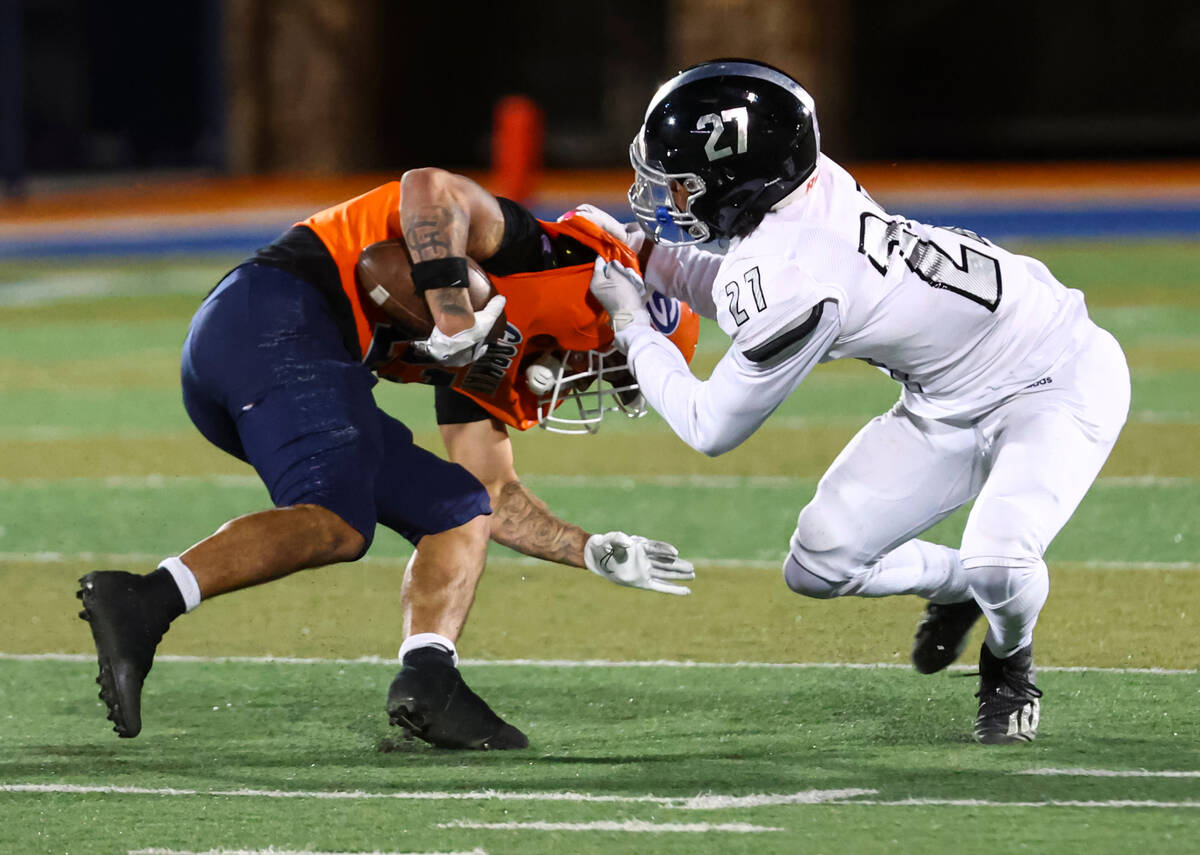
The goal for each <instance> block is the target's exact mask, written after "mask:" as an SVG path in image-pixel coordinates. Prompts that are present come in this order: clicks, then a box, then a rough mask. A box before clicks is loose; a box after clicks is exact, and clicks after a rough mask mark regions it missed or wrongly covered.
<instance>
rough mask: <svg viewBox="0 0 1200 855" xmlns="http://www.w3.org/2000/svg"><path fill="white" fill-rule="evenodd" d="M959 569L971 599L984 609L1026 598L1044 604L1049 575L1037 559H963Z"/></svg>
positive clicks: (1041, 562) (1043, 563) (997, 607)
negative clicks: (971, 595)
mask: <svg viewBox="0 0 1200 855" xmlns="http://www.w3.org/2000/svg"><path fill="white" fill-rule="evenodd" d="M963 569H964V570H965V571H966V574H967V583H968V584H969V585H970V586H971V591H972V593H973V594H974V595H975V598H976V599H977V600H979V602H980V603H981V604H982V605H984V606H985V607H988V608H995V609H999V608H1004V607H1006V606H1010V605H1013V604H1015V603H1023V602H1024V600H1026V599H1030V598H1032V599H1041V600H1042V601H1044V600H1045V596H1046V592H1047V591H1048V590H1049V585H1050V582H1049V578H1050V577H1049V572H1048V571H1047V569H1046V563H1045V562H1044V561H1042V560H1041V559H1040V558H1023V559H1005V558H998V557H994V556H990V557H975V558H971V557H968V558H965V559H963Z"/></svg>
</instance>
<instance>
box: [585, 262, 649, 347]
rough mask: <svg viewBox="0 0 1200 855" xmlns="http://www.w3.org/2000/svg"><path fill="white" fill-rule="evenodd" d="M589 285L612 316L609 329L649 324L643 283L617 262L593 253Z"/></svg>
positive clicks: (616, 329)
mask: <svg viewBox="0 0 1200 855" xmlns="http://www.w3.org/2000/svg"><path fill="white" fill-rule="evenodd" d="M590 288H591V290H592V293H593V294H594V295H595V296H596V299H597V300H599V301H600V305H601V306H603V307H604V309H605V311H607V312H608V316H609V317H610V318H611V319H612V328H613V332H618V333H619V332H620V331H621V330H623V329H625V328H626V327H628V326H632V325H639V324H640V325H644V326H650V313H649V312H647V311H646V283H645V282H643V281H642V277H641V276H638V274H637V273H636V272H634V271H632V270H630V269H629V268H627V267H625V266H624V265H623V264H621V262H619V261H609V262H605V260H604V259H603V258H601V257H599V256H597V257H596V264H595V266H594V267H593V269H592V282H591V285H590ZM618 346H619V344H618Z"/></svg>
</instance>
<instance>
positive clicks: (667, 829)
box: [437, 819, 786, 834]
mask: <svg viewBox="0 0 1200 855" xmlns="http://www.w3.org/2000/svg"><path fill="white" fill-rule="evenodd" d="M437 827H438V828H478V829H487V830H490V831H630V832H634V833H643V834H680V833H683V834H707V833H709V832H713V831H723V832H731V833H733V834H754V833H756V832H760V831H785V830H786V829H783V828H777V827H775V826H770V825H750V824H749V823H745V822H646V821H645V820H641V819H626V820H623V821H621V822H616V821H614V820H610V819H601V820H597V821H595V822H544V821H541V822H474V821H471V820H465V819H457V820H454V821H453V822H439V823H438V824H437Z"/></svg>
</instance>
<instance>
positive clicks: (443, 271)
mask: <svg viewBox="0 0 1200 855" xmlns="http://www.w3.org/2000/svg"><path fill="white" fill-rule="evenodd" d="M469 277H470V274H469V273H468V272H467V260H466V259H465V258H463V257H462V256H458V257H457V258H435V259H433V260H432V261H418V262H417V263H416V264H414V265H413V266H412V282H413V288H414V289H416V292H417V293H418V294H424V293H425V292H426V291H428V290H429V289H431V288H466V287H467V282H468V281H469Z"/></svg>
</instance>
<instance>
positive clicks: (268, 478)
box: [79, 169, 698, 749]
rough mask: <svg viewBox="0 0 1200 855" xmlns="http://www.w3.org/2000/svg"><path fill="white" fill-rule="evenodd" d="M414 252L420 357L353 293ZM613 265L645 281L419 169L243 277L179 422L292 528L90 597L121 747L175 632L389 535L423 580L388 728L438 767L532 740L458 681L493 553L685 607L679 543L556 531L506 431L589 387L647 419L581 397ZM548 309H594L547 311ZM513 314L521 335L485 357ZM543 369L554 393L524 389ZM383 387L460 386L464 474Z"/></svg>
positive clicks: (189, 353) (196, 554) (127, 577)
mask: <svg viewBox="0 0 1200 855" xmlns="http://www.w3.org/2000/svg"><path fill="white" fill-rule="evenodd" d="M397 238H403V239H404V240H405V242H406V243H407V246H408V249H409V251H410V253H411V257H412V262H413V263H412V267H411V271H410V273H409V275H410V277H411V284H412V286H415V288H416V290H417V291H418V292H422V293H424V295H425V298H426V300H427V303H428V306H429V309H430V312H431V314H432V316H433V319H434V321H435V323H436V328H435V330H434V331H433V333H432V335H430V336H429V337H428V339H426V340H423V341H421V342H419V343H416V344H414V343H412V342H406V341H403V340H402V338H401V337H399V336H398V335H397V331H396V327H397V323H396V321H397V319H396V318H394V317H392V316H390V315H389V314H388V313H387V312H386V311H384V309H383V308H382V307H381V304H384V305H386V300H379V299H378V298H372V297H371V296H370V295H369V294H368V293H367V292H366V291H365V290H364V289H363V288H362V286H361V285H360V284H359V282H358V280H357V279H356V275H355V271H356V268H357V266H358V261H359V258H360V255H361V253H362V251H363V249H364V248H365V247H369V246H371V245H372V244H376V243H379V242H381V241H386V240H389V239H397ZM467 257H470V258H472V259H475V260H477V261H479V262H481V263H482V264H483V266H484V268H485V269H486V270H487V271H488V272H489V274H490V275H491V276H492V277H493V282H494V284H495V287H496V289H497V290H498V291H499V292H500V296H498V297H495V298H493V299H492V300H491V302H489V303H488V304H487V305H486V306H485V307H484V308H483V309H481V310H480V311H479V312H478V314H476V313H475V312H474V311H473V310H472V308H471V305H470V302H469V299H468V294H467V289H466V288H464V287H463V286H464V285H465V284H466V283H467V281H468V278H469V274H468V269H467V262H466V258H467ZM614 261H615V262H617V263H622V262H623V263H624V264H633V263H635V260H634V259H633V258H632V256H631V254H630V252H629V250H628V249H627V248H626V247H625V246H624V245H623V244H622V243H620V242H619V241H617V240H615V239H613V238H612V237H611V236H608V235H607V234H606V233H604V231H603V230H602V229H600V228H598V227H596V226H594V225H593V224H591V223H590V222H588V221H586V220H584V219H582V218H578V219H576V220H573V219H566V220H564V221H562V222H559V223H544V222H540V221H538V220H536V219H534V217H533V216H532V215H531V214H530V213H529V212H528V211H526V210H525V209H524V208H522V207H521V206H519V205H517V204H516V203H514V202H511V201H509V200H506V199H498V198H496V197H493V196H492V195H491V194H489V193H487V192H486V191H484V190H483V189H482V188H481V187H479V185H477V184H475V183H474V182H473V181H470V180H469V179H467V178H465V177H463V176H459V175H454V174H452V173H448V172H445V171H443V170H438V169H419V170H412V171H409V172H407V173H405V175H404V176H403V177H402V180H401V181H400V182H390V183H388V184H385V185H383V186H381V187H378V188H376V189H374V190H372V191H370V192H368V193H366V194H364V195H362V196H359V197H357V198H355V199H352V200H350V201H348V202H345V203H343V204H341V205H338V206H335V207H333V208H330V209H327V210H325V211H322V212H320V213H318V214H315V215H313V216H312V217H309V218H308V219H306V220H304V221H302V222H300V223H297V224H296V225H295V226H293V227H292V228H291V229H290V230H288V231H287V232H285V233H284V234H283V235H281V236H280V237H279V238H278V239H276V240H275V241H274V242H272V243H271V244H269V245H268V246H266V247H263V248H262V249H260V250H259V251H258V252H257V253H255V255H253V256H252V257H251V258H250V259H249V260H248V261H246V262H245V263H243V264H242V265H239V266H238V267H237V268H235V269H234V270H233V271H232V272H230V273H229V274H228V275H227V276H226V277H225V278H224V279H223V280H222V281H221V283H220V284H219V285H218V286H217V287H216V289H215V290H214V291H213V292H212V293H210V294H209V295H208V297H207V298H206V299H205V301H204V303H203V304H202V305H201V307H200V309H199V311H198V312H197V314H196V316H195V318H194V319H193V321H192V325H191V329H190V330H189V333H188V337H187V340H186V341H185V343H184V349H183V358H182V372H181V374H182V382H183V396H184V404H185V407H186V408H187V411H188V414H189V416H190V417H191V418H192V421H193V422H194V423H195V424H196V426H197V428H199V430H200V432H201V433H202V434H203V435H204V436H205V437H206V438H207V439H209V440H210V441H211V442H213V443H214V444H215V445H217V446H218V447H220V448H222V449H223V450H225V451H227V452H229V453H230V454H233V455H235V456H237V457H238V458H240V459H242V460H245V461H247V462H249V463H250V464H251V465H253V466H254V468H255V469H256V471H257V472H258V473H259V475H260V477H262V479H263V481H264V483H265V484H266V485H267V487H268V489H269V490H270V493H271V498H272V501H273V502H274V504H275V508H274V509H272V510H265V511H260V512H257V513H251V514H248V515H246V516H243V517H238V518H237V519H234V520H231V521H230V522H228V523H226V524H225V525H224V526H222V527H221V528H220V529H219V530H218V531H217V532H216V533H214V534H213V535H211V536H209V537H208V538H206V539H204V540H202V541H200V542H199V543H197V544H195V545H194V546H192V547H190V548H189V549H187V550H186V551H184V552H183V553H181V554H180V555H179V556H177V557H170V558H167V559H165V560H164V561H163V562H161V564H160V566H159V568H158V569H156V570H154V571H153V572H151V573H148V574H146V575H137V574H132V573H125V572H118V571H99V572H94V573H89V574H87V575H86V576H84V577H83V578H82V579H81V580H80V582H81V589H80V591H79V597H80V599H82V601H83V605H84V609H83V612H82V613H81V617H83V618H84V619H85V620H87V621H88V623H89V625H90V627H91V630H92V635H93V639H94V641H95V645H96V650H97V654H98V659H99V666H100V676H99V679H98V681H97V682H98V683H99V684H100V687H101V690H100V696H101V698H102V699H103V700H104V701H105V703H106V705H107V707H108V713H109V718H110V719H111V720H112V722H113V724H114V730H115V731H116V732H117V733H118V734H119V735H121V736H123V737H133V736H136V735H137V734H138V733H139V732H140V730H141V691H142V686H143V683H144V680H145V678H146V675H147V674H148V673H149V671H150V669H151V666H152V664H153V659H154V652H155V650H156V648H157V645H158V643H159V641H160V640H161V638H162V636H163V634H164V633H165V632H166V631H167V628H168V627H169V625H170V623H171V621H172V620H174V618H176V617H178V616H179V615H180V614H183V613H184V612H185V611H190V610H192V609H194V608H195V607H196V606H197V605H198V604H199V603H200V601H201V600H202V599H205V598H210V597H213V596H216V595H219V594H222V593H226V592H229V591H233V590H237V589H239V588H244V587H248V586H251V585H255V584H260V583H262V582H267V581H270V580H272V579H276V578H280V577H282V576H285V575H288V574H290V573H293V572H295V571H297V570H301V569H305V568H312V567H321V566H325V565H328V564H333V563H338V562H343V561H354V560H356V559H357V558H359V557H361V556H362V555H363V554H364V553H365V552H366V550H367V548H368V547H369V545H370V543H371V539H372V537H373V534H374V530H375V525H376V523H383V524H384V525H386V526H388V527H389V528H391V529H393V530H395V531H397V532H398V533H400V534H401V535H403V536H404V537H406V538H407V539H408V540H409V541H410V542H412V543H413V544H414V545H417V544H419V546H420V549H419V550H418V551H416V552H414V554H413V557H412V560H411V561H410V562H409V564H408V567H407V568H406V570H405V577H404V584H403V588H402V596H403V624H404V627H403V628H404V636H405V639H404V644H403V645H402V646H401V649H400V660H401V664H402V668H401V671H400V673H399V674H398V675H397V677H396V678H395V680H394V681H393V682H392V685H391V687H390V689H389V693H388V702H387V711H388V715H389V719H390V721H391V722H392V723H393V724H397V725H400V726H402V727H403V728H404V730H405V732H406V734H407V735H413V736H417V737H420V738H422V739H424V740H426V741H428V742H430V743H432V744H435V745H438V746H442V747H449V748H493V749H496V748H521V747H525V746H526V745H527V744H528V740H527V739H526V737H525V735H524V734H523V733H521V732H520V731H519V730H518V729H517V728H515V727H513V726H511V725H509V724H507V723H506V722H504V721H503V720H502V719H501V718H500V717H499V716H497V715H496V714H495V713H494V712H493V711H492V710H491V709H490V707H488V705H487V704H486V703H485V702H484V701H483V700H482V699H480V698H479V697H478V696H477V695H475V694H474V693H473V692H472V691H471V690H470V689H469V688H468V687H467V686H466V684H465V683H464V682H463V680H462V676H461V674H460V673H459V672H458V669H457V662H458V654H457V650H456V648H455V641H456V640H457V638H458V635H459V633H460V631H461V629H462V626H463V623H464V622H465V620H466V617H467V613H468V611H469V610H470V606H471V602H472V599H473V597H474V591H475V587H476V584H477V583H478V580H479V577H480V575H481V573H482V571H483V566H484V560H485V553H486V546H487V541H488V539H489V537H490V538H491V539H494V540H496V541H498V542H500V543H502V544H505V545H507V546H509V547H511V548H513V549H515V550H518V551H520V552H522V553H525V554H527V555H531V556H534V557H538V558H544V559H546V560H549V561H556V562H559V563H563V564H568V565H573V566H579V567H587V568H588V569H590V570H591V571H593V572H595V573H597V574H598V575H601V576H604V577H605V578H608V579H610V580H611V581H614V582H616V583H618V584H622V585H628V586H633V587H641V588H646V589H650V590H656V591H661V592H665V593H672V594H686V593H688V589H687V588H685V587H682V586H681V585H679V584H678V583H679V582H681V581H686V580H688V579H691V578H693V572H692V567H691V565H690V564H689V563H688V562H686V561H684V560H682V559H680V558H679V557H678V552H677V551H676V550H675V548H674V547H673V546H671V545H669V544H666V543H662V542H660V541H653V540H647V539H646V538H643V537H638V536H634V535H629V534H626V533H624V532H620V531H613V532H608V533H603V534H590V533H588V532H585V531H584V530H583V529H581V528H579V527H578V526H575V525H572V524H570V523H568V522H566V521H564V520H562V519H559V518H558V517H557V516H555V515H554V514H553V513H552V512H551V511H550V510H549V509H548V508H547V507H546V505H545V504H544V503H543V502H541V501H540V500H539V499H538V498H537V497H536V496H534V495H533V494H532V493H531V492H529V490H528V489H526V488H525V487H524V486H523V485H522V484H521V482H520V480H519V478H518V477H517V473H516V470H515V468H514V462H513V453H512V448H511V444H510V443H509V440H508V434H507V426H508V425H511V426H513V427H516V428H518V429H524V428H526V427H529V426H530V425H532V424H536V423H538V422H539V421H540V422H543V423H545V422H547V421H549V420H550V419H551V418H552V417H553V416H552V413H553V410H554V407H555V405H556V404H557V402H558V399H559V398H560V397H570V396H571V395H572V394H575V393H578V391H579V389H578V387H579V386H580V385H582V384H583V383H584V382H587V381H588V380H592V381H595V382H596V383H597V384H598V386H601V387H603V386H605V385H607V386H608V387H609V390H610V391H615V392H617V393H619V394H620V395H622V396H623V398H624V401H623V404H622V405H623V406H626V407H628V406H629V405H630V403H631V401H630V397H631V394H632V393H633V392H634V391H635V390H631V389H630V388H628V387H627V386H626V387H620V386H618V387H617V388H616V389H615V390H613V389H612V383H611V382H609V383H607V384H605V383H603V382H601V381H599V380H597V377H596V375H599V374H600V373H601V369H597V370H595V371H590V372H589V371H584V372H578V373H576V374H575V375H574V376H564V375H565V374H567V372H568V369H569V366H572V365H574V364H576V363H577V362H578V361H579V358H580V354H584V355H585V361H586V362H587V363H588V366H592V365H593V363H594V362H596V360H600V361H601V362H602V351H605V350H608V349H609V348H610V347H611V343H612V333H611V329H610V327H609V324H608V319H607V316H606V315H604V313H603V310H602V309H600V308H599V306H598V304H596V303H595V302H594V301H592V302H591V304H590V308H586V309H585V310H583V311H579V307H585V306H586V305H587V300H588V297H587V291H588V285H589V283H590V281H591V278H592V276H593V271H594V269H600V270H603V268H604V266H605V264H607V263H610V262H614ZM547 288H554V289H555V292H556V293H558V294H560V295H561V294H563V293H574V294H577V295H578V300H577V301H562V300H551V299H547V298H546V296H545V294H546V289H547ZM505 295H506V296H507V300H508V303H509V307H510V311H509V313H508V315H507V324H506V329H505V335H504V336H503V337H502V338H501V339H500V340H499V341H492V342H490V343H489V341H488V340H487V339H488V333H489V331H490V330H491V328H492V327H493V324H494V323H495V321H496V320H497V318H499V317H500V315H501V312H502V310H503V309H504V307H505V299H504V297H505ZM568 303H569V304H571V305H574V304H575V303H578V306H576V307H575V309H574V310H572V311H574V314H571V313H570V312H568V311H566V310H563V309H562V306H564V305H566V304H568ZM555 307H557V308H555ZM658 308H659V309H660V310H661V311H658V312H656V313H655V316H656V317H660V316H661V317H662V318H663V321H664V322H663V324H661V325H660V328H662V329H664V331H667V332H671V333H672V334H673V335H674V339H673V340H675V341H676V342H677V343H678V344H680V345H681V346H682V349H683V350H684V351H685V355H687V356H688V357H690V356H691V349H692V348H694V346H695V338H696V328H697V324H698V320H697V318H696V317H695V316H694V314H692V313H691V311H690V309H688V308H687V307H686V306H685V305H683V304H678V303H674V301H667V302H664V303H663V304H662V305H661V306H659V307H658ZM552 310H553V311H552ZM568 352H569V353H568ZM547 359H548V360H549V366H554V365H556V364H557V365H559V366H567V367H566V368H560V370H558V371H557V375H556V376H557V380H556V381H555V382H552V383H549V384H546V383H538V384H535V385H538V386H539V389H540V390H541V394H537V393H535V391H534V390H533V389H531V388H530V386H529V378H530V377H534V376H535V375H536V376H539V377H540V376H542V375H545V374H546V372H547V371H549V373H550V375H555V372H554V371H551V370H550V368H549V367H548V365H547ZM535 362H536V363H538V365H537V366H535V365H534V363H535ZM535 368H541V369H545V370H544V371H542V374H541V375H537V373H536V371H534V373H530V372H531V371H533V370H534V369H535ZM610 370H611V368H610ZM375 372H379V373H380V374H383V375H384V376H388V377H390V378H392V379H398V380H402V381H413V380H415V381H418V382H433V383H440V384H443V385H438V386H437V388H436V389H435V404H436V407H435V408H436V412H437V416H438V422H439V426H440V429H441V432H442V436H443V439H444V441H445V445H446V448H447V451H448V453H449V456H450V458H451V461H453V462H447V461H444V460H442V459H440V458H438V457H437V456H435V455H433V454H431V453H430V452H428V451H425V450H424V449H421V448H419V447H418V446H416V445H415V444H414V443H413V441H412V433H411V432H410V431H409V429H408V428H407V427H405V426H404V425H403V424H402V423H401V422H399V421H397V420H396V419H394V418H392V417H391V416H389V415H387V414H385V413H384V412H383V411H382V410H380V409H379V408H378V407H377V406H376V404H375V401H374V397H373V395H372V391H371V390H372V387H373V386H374V384H375V383H376V382H377V380H376V373H375ZM608 379H609V380H610V381H611V377H609V378H608ZM595 394H596V395H597V396H599V395H600V394H601V390H597V391H596V393H595ZM576 397H578V395H577V394H576ZM606 408H607V406H606V405H604V404H600V405H599V410H601V411H603V410H604V409H606ZM593 409H595V408H593ZM584 415H585V416H586V417H585V418H584V419H583V422H584V423H585V427H587V428H591V427H594V425H593V421H594V418H596V417H598V416H596V415H595V414H594V413H593V412H592V410H587V412H585V413H584ZM460 464H461V465H460Z"/></svg>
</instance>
